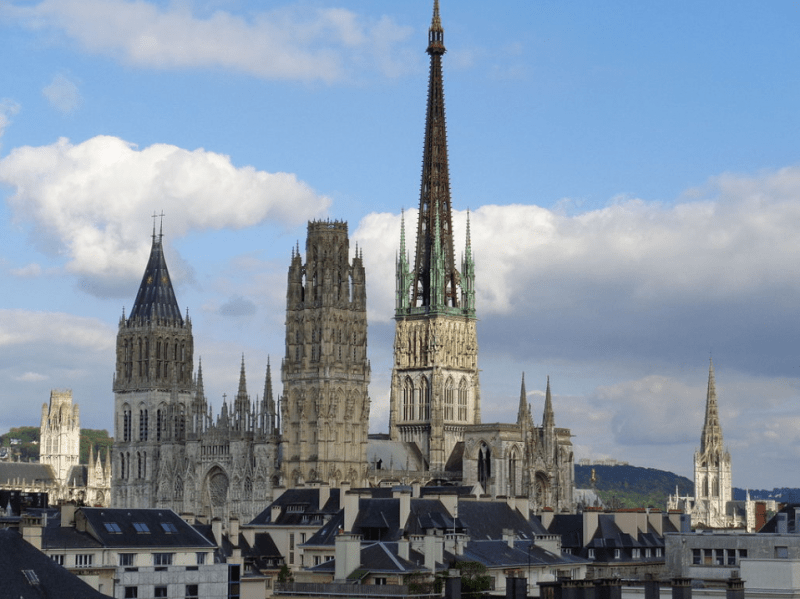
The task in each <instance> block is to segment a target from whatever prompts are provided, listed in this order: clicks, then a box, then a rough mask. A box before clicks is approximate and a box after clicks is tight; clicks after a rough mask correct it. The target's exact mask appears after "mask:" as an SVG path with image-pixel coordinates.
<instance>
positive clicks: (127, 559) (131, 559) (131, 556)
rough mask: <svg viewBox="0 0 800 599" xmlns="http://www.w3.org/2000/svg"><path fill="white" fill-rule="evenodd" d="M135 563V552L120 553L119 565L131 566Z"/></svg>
mask: <svg viewBox="0 0 800 599" xmlns="http://www.w3.org/2000/svg"><path fill="white" fill-rule="evenodd" d="M135 563H136V554H135V553H120V554H119V565H120V566H133V565H134V564H135Z"/></svg>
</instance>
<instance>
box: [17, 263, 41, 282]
mask: <svg viewBox="0 0 800 599" xmlns="http://www.w3.org/2000/svg"><path fill="white" fill-rule="evenodd" d="M11 274H12V275H14V276H15V277H22V278H33V277H38V276H39V275H40V274H42V267H41V266H39V265H38V264H36V263H35V262H31V263H30V264H27V265H25V266H23V267H21V268H12V269H11Z"/></svg>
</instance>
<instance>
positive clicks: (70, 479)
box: [29, 390, 111, 506]
mask: <svg viewBox="0 0 800 599" xmlns="http://www.w3.org/2000/svg"><path fill="white" fill-rule="evenodd" d="M80 439H81V423H80V409H79V407H78V404H73V402H72V391H69V390H53V391H51V392H50V404H49V405H48V404H46V403H45V404H42V421H41V425H40V429H39V462H40V463H41V464H45V465H47V466H50V468H51V469H52V471H53V483H54V484H53V485H52V486H50V488H49V489H46V488H42V489H41V490H39V491H36V490H35V489H30V490H29V492H30V491H36V492H46V493H48V500H49V502H50V503H51V504H54V503H58V502H61V501H77V502H79V503H82V504H86V505H96V506H107V505H108V504H109V501H110V488H111V461H110V454H109V453H106V456H105V463H104V462H103V460H102V458H101V456H100V453H99V452H98V453H97V455H95V453H94V449H93V448H91V447H90V448H89V463H88V464H87V465H81V464H79V460H80Z"/></svg>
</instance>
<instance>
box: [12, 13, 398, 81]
mask: <svg viewBox="0 0 800 599" xmlns="http://www.w3.org/2000/svg"><path fill="white" fill-rule="evenodd" d="M9 12H11V13H12V14H14V15H16V17H17V18H18V19H20V20H21V21H23V22H24V23H26V24H27V25H28V26H29V27H31V28H36V29H51V30H55V31H59V32H62V33H63V34H64V35H66V36H67V37H69V38H71V39H72V40H74V41H76V42H77V43H78V44H80V45H81V46H82V47H83V48H84V49H86V50H87V51H89V52H93V53H96V54H101V55H110V56H113V57H116V58H119V59H120V60H122V61H124V62H127V63H129V64H133V65H137V66H141V67H147V68H161V69H175V68H207V67H212V68H223V69H233V70H236V71H239V72H243V73H246V74H249V75H253V76H256V77H261V78H264V79H290V80H291V79H295V80H303V81H314V80H321V81H325V82H329V83H330V82H334V81H337V80H341V79H343V78H346V77H350V76H352V75H353V74H354V73H356V72H360V71H361V70H362V69H363V68H365V67H366V68H370V69H372V70H377V71H379V72H382V73H384V74H386V75H389V76H394V75H397V74H398V73H400V72H402V71H404V70H405V67H404V66H403V61H402V60H401V59H402V51H399V50H397V48H396V47H397V45H398V44H399V43H400V42H402V41H403V40H405V39H406V38H407V37H408V35H409V34H410V32H411V28H409V27H403V26H400V25H398V24H397V23H395V22H394V21H393V20H392V19H390V18H389V17H385V16H384V17H382V18H380V19H377V20H370V19H366V18H364V17H361V16H359V15H357V14H355V13H353V12H351V11H348V10H345V9H342V8H333V7H332V8H315V9H309V7H308V6H287V7H283V8H277V9H273V10H269V11H264V12H259V13H255V14H253V15H251V16H249V17H247V18H245V17H242V16H238V15H235V14H233V13H231V12H226V11H224V10H216V11H214V12H213V13H211V14H209V15H208V16H202V17H201V16H198V15H196V14H193V12H192V7H191V5H190V4H187V3H175V4H173V5H172V6H170V7H169V8H163V7H159V6H157V5H156V4H154V3H152V2H145V1H137V2H128V1H125V0H44V1H43V2H39V3H38V4H35V5H33V6H30V7H23V6H22V5H16V6H13V7H12V9H11V10H10V11H9Z"/></svg>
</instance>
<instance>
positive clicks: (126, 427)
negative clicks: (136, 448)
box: [122, 408, 132, 441]
mask: <svg viewBox="0 0 800 599" xmlns="http://www.w3.org/2000/svg"><path fill="white" fill-rule="evenodd" d="M131 429H132V424H131V411H130V409H129V408H128V409H123V411H122V440H123V441H131Z"/></svg>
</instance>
